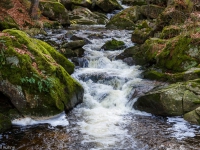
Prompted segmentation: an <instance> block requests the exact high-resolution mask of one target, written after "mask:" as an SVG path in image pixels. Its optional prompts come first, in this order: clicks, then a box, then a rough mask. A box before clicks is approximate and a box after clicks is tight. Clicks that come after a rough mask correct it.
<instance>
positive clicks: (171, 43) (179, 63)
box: [141, 34, 200, 72]
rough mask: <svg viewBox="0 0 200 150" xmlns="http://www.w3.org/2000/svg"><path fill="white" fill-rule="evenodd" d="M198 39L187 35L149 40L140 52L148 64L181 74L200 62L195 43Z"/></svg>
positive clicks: (197, 46) (199, 48) (197, 47)
mask: <svg viewBox="0 0 200 150" xmlns="http://www.w3.org/2000/svg"><path fill="white" fill-rule="evenodd" d="M198 39H199V38H198V37H194V36H193V35H187V34H186V35H179V36H176V37H174V38H171V39H168V40H163V39H159V38H150V39H148V40H146V41H145V43H144V44H143V45H142V46H141V50H142V51H144V53H145V58H146V60H147V62H148V63H151V64H152V63H153V64H156V65H157V66H158V67H160V68H164V69H168V70H171V71H174V72H183V71H187V70H188V69H190V68H193V67H196V66H198V64H199V62H200V58H199V52H200V51H199V50H200V47H199V44H198V43H197V42H195V41H197V40H198Z"/></svg>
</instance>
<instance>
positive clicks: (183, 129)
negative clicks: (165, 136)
mask: <svg viewBox="0 0 200 150" xmlns="http://www.w3.org/2000/svg"><path fill="white" fill-rule="evenodd" d="M168 122H169V123H172V124H173V126H172V127H171V128H169V129H168V130H170V131H173V133H172V135H171V136H172V137H175V138H177V139H179V140H181V139H184V138H187V137H194V136H195V132H196V131H195V128H192V127H191V126H190V125H189V123H188V122H187V121H185V120H184V119H183V118H180V117H169V118H168Z"/></svg>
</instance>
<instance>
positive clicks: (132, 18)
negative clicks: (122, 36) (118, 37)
mask: <svg viewBox="0 0 200 150" xmlns="http://www.w3.org/2000/svg"><path fill="white" fill-rule="evenodd" d="M141 17H142V16H141V12H140V7H139V6H132V7H129V8H126V9H124V10H123V11H121V12H120V13H118V14H116V15H114V16H113V17H112V18H111V19H110V21H109V22H108V23H107V24H106V28H111V29H135V22H136V21H138V20H139V19H140V18H141Z"/></svg>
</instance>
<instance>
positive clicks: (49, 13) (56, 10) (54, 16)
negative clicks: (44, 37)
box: [39, 1, 70, 26]
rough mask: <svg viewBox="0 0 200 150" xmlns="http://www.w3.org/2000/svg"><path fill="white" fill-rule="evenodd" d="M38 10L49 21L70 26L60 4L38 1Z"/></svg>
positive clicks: (63, 8) (64, 10) (65, 12)
mask: <svg viewBox="0 0 200 150" xmlns="http://www.w3.org/2000/svg"><path fill="white" fill-rule="evenodd" d="M39 8H40V10H41V11H42V14H43V15H44V16H46V17H48V18H49V19H50V20H54V21H58V22H59V23H60V24H62V25H63V26H69V25H70V21H69V16H68V11H67V9H65V7H64V6H63V5H62V4H61V3H59V2H51V1H40V3H39Z"/></svg>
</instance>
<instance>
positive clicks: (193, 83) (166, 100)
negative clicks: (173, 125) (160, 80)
mask: <svg viewBox="0 0 200 150" xmlns="http://www.w3.org/2000/svg"><path fill="white" fill-rule="evenodd" d="M199 82H200V80H199V79H197V80H190V81H187V82H179V83H175V84H171V85H169V86H166V87H161V88H158V89H154V90H152V91H150V92H148V93H146V94H145V95H144V96H141V97H139V98H138V100H137V102H136V103H135V104H134V107H135V108H137V109H139V110H143V111H147V112H150V113H153V114H155V115H161V116H177V115H183V114H185V113H187V112H190V111H193V110H195V109H196V108H197V107H199V106H200V92H199V91H200V86H199Z"/></svg>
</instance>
